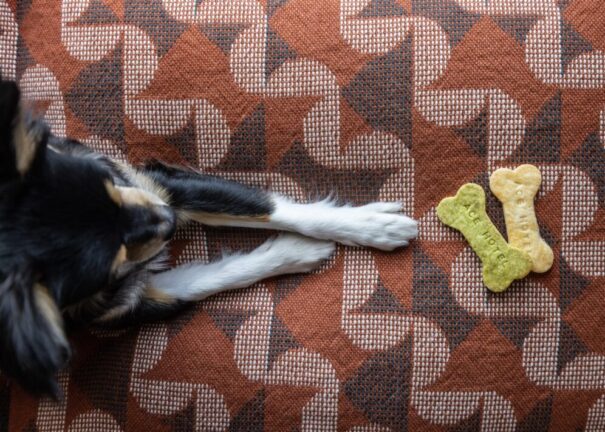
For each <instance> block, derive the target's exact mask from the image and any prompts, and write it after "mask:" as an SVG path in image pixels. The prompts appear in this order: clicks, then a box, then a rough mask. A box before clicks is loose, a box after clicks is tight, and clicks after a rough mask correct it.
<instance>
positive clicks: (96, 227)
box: [0, 81, 417, 395]
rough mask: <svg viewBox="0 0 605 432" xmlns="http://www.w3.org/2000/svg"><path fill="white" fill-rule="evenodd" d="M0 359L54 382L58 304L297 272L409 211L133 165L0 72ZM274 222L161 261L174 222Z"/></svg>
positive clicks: (145, 317)
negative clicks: (98, 148) (219, 252)
mask: <svg viewBox="0 0 605 432" xmlns="http://www.w3.org/2000/svg"><path fill="white" fill-rule="evenodd" d="M0 122H1V127H2V129H1V130H0V133H1V134H2V136H1V138H0V139H1V141H0V329H1V332H0V367H1V368H2V370H3V371H4V372H5V373H7V374H8V375H9V376H11V377H13V378H14V379H15V380H17V381H18V382H19V383H20V384H22V385H23V386H24V387H25V388H27V389H28V390H30V391H34V392H42V393H49V394H55V395H56V394H57V391H58V387H57V385H56V381H55V378H54V375H55V373H56V372H57V371H58V370H59V369H60V368H62V367H63V366H64V365H65V363H66V362H67V360H68V357H69V344H68V342H67V339H66V337H65V330H64V327H65V323H64V318H65V320H66V321H67V322H69V323H74V324H80V323H82V324H88V323H97V324H107V325H109V324H111V325H124V324H133V323H137V322H142V321H150V320H157V319H161V318H163V317H165V316H167V315H169V314H172V313H174V312H176V311H178V310H179V309H180V308H182V307H183V306H184V305H186V304H188V303H189V302H192V301H197V300H201V299H204V298H206V297H208V296H210V295H212V294H215V293H218V292H221V291H224V290H230V289H236V288H243V287H246V286H249V285H251V284H253V283H255V282H257V281H259V280H262V279H265V278H267V277H271V276H276V275H280V274H288V273H298V272H307V271H310V270H312V269H314V268H316V267H317V266H318V265H319V264H320V263H321V262H322V261H323V260H324V259H326V258H328V257H329V256H330V255H331V254H332V253H333V251H334V247H335V246H334V243H333V242H335V241H336V242H340V243H343V244H346V245H360V246H370V247H375V248H378V249H382V250H392V249H394V248H397V247H400V246H405V245H407V243H408V241H409V240H410V239H412V238H414V237H415V236H416V235H417V225H416V223H415V222H414V221H413V220H411V219H409V218H407V217H406V216H403V215H402V214H400V213H399V211H400V208H401V206H400V204H398V203H374V204H368V205H365V206H361V207H338V206H336V205H335V204H333V203H331V202H329V201H322V202H316V203H311V204H297V203H294V202H292V201H290V200H288V199H287V198H284V197H282V196H279V195H277V194H275V193H271V192H266V191H262V190H258V189H253V188H249V187H246V186H243V185H240V184H238V183H234V182H230V181H227V180H223V179H220V178H217V177H212V176H208V175H203V174H201V173H198V172H196V171H194V170H189V169H182V168H174V167H169V166H166V165H164V164H162V163H159V162H158V163H153V164H151V165H148V166H146V167H143V168H133V167H131V166H129V165H126V164H120V163H117V162H114V161H112V160H110V159H108V158H106V157H104V156H102V155H99V154H97V153H94V152H92V151H91V150H90V149H88V148H87V147H85V146H83V145H82V144H80V143H78V142H76V141H72V140H66V139H62V138H58V137H54V136H51V135H50V134H49V133H48V131H47V129H46V128H45V126H44V125H43V124H42V123H41V122H39V121H38V120H31V119H26V118H24V114H23V113H22V112H21V109H20V106H19V92H18V89H17V87H16V86H15V85H14V84H13V83H8V82H1V81H0ZM189 222H199V223H203V224H207V225H214V226H218V225H222V226H239V227H251V228H266V229H277V230H283V231H289V232H297V233H300V234H302V236H301V235H297V234H282V235H280V236H278V237H275V238H272V239H270V240H268V241H267V242H265V243H264V244H263V245H261V246H260V247H258V248H257V249H255V250H253V251H252V252H250V253H247V254H240V255H232V256H228V257H225V258H223V259H222V260H220V261H217V262H214V263H210V264H201V263H192V264H189V265H185V266H182V267H177V268H175V269H166V265H165V261H166V244H167V243H168V241H169V240H170V239H171V238H172V236H173V234H174V231H175V229H176V227H177V225H180V224H185V223H189Z"/></svg>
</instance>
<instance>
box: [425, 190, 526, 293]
mask: <svg viewBox="0 0 605 432" xmlns="http://www.w3.org/2000/svg"><path fill="white" fill-rule="evenodd" d="M437 216H438V217H439V219H440V220H441V222H443V223H444V224H446V225H448V226H450V227H452V228H455V229H457V230H458V231H460V232H461V233H462V234H463V235H464V237H465V238H466V240H467V241H468V242H469V244H470V245H471V247H472V248H473V250H474V251H475V253H476V254H477V255H478V256H479V258H480V259H481V262H482V264H483V283H484V284H485V286H487V288H489V289H490V290H491V291H494V292H501V291H504V290H505V289H506V288H508V286H509V285H510V284H511V283H512V282H513V281H514V280H515V279H521V278H523V277H525V276H527V274H528V273H529V272H530V270H531V266H532V262H531V259H530V257H529V255H528V254H527V253H525V252H523V251H522V250H521V249H517V248H515V247H512V246H510V245H509V244H508V243H506V240H504V237H502V234H500V232H499V231H498V229H497V228H496V227H495V226H494V224H493V223H492V221H491V220H490V218H489V216H488V215H487V213H486V211H485V192H484V191H483V189H482V188H481V186H479V185H477V184H474V183H467V184H465V185H463V186H462V187H461V188H460V189H458V193H457V194H456V196H455V197H448V198H445V199H443V200H442V201H441V202H440V203H439V206H437Z"/></svg>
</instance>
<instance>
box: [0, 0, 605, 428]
mask: <svg viewBox="0 0 605 432" xmlns="http://www.w3.org/2000/svg"><path fill="white" fill-rule="evenodd" d="M604 26H605V2H603V1H601V0H539V1H538V0H340V1H339V0H321V1H319V0H201V1H193V0H163V1H162V0H62V1H44V0H0V66H1V67H0V70H1V72H2V74H3V76H5V77H9V78H16V79H17V80H18V81H19V82H20V84H21V86H22V89H23V91H24V93H25V95H26V96H27V97H28V98H29V99H30V100H32V101H34V102H35V104H36V106H37V107H38V108H39V109H40V111H41V112H43V113H44V115H45V117H46V119H47V120H48V122H49V124H50V125H51V126H52V130H53V131H54V132H55V133H56V134H60V135H69V136H71V137H74V138H78V139H81V140H83V141H85V142H86V143H88V144H89V145H90V146H92V147H94V148H95V149H97V150H99V151H103V152H105V153H108V154H110V155H112V156H113V157H115V158H118V159H128V160H130V161H132V162H143V161H145V160H148V159H150V158H161V159H164V160H166V161H168V162H176V163H180V162H186V163H189V164H191V165H194V166H196V167H198V168H199V169H201V170H203V171H205V172H209V173H217V174H220V175H224V176H226V177H229V178H232V179H236V180H239V181H242V182H245V183H248V184H254V185H260V186H266V187H270V188H272V189H273V190H277V191H280V192H283V193H285V194H288V195H290V196H293V197H296V198H297V199H299V200H306V199H315V198H317V197H322V196H325V195H326V194H328V193H329V192H334V193H335V194H336V196H337V197H338V198H339V199H340V200H342V201H348V202H352V203H357V204H362V203H366V202H369V201H372V200H377V199H387V200H401V201H402V202H403V204H404V208H405V211H406V213H408V214H410V215H413V216H414V217H415V218H417V219H418V220H419V221H420V231H421V233H420V237H419V239H418V240H417V241H416V242H415V243H414V244H413V245H411V246H410V247H408V248H406V249H404V250H400V251H396V252H394V253H380V252H376V251H370V250H366V249H356V248H348V247H340V248H339V250H338V253H337V255H336V256H335V257H334V258H333V259H332V260H331V261H330V262H328V263H326V264H325V266H324V267H323V268H322V269H321V270H320V271H318V272H316V273H314V274H311V275H306V276H291V277H281V278H276V279H273V280H268V281H266V282H264V283H260V284H257V285H255V286H254V287H252V288H250V289H246V290H242V291H239V292H236V293H232V294H228V295H220V296H218V297H216V298H213V299H211V300H209V301H206V302H204V303H202V304H199V305H198V306H197V307H196V308H193V309H192V310H190V311H189V312H187V313H185V314H183V315H181V316H179V317H178V318H176V319H174V320H171V321H167V322H161V323H157V324H155V325H151V326H147V327H143V328H133V329H126V330H124V331H119V332H106V331H98V330H89V331H79V332H76V333H74V334H73V335H71V338H72V340H73V341H74V346H75V348H74V350H75V355H74V358H73V361H72V363H71V367H70V369H69V370H68V371H66V372H65V373H63V374H62V375H61V377H60V382H61V385H62V386H63V389H64V391H65V394H66V399H65V401H64V402H63V403H61V404H55V403H51V402H49V401H46V400H43V401H38V400H35V399H32V398H31V397H29V396H28V395H26V394H25V393H24V392H23V391H21V390H20V389H19V388H17V387H12V388H11V387H8V385H6V384H5V383H4V381H1V380H2V378H0V381H1V383H0V431H8V430H10V431H34V430H37V431H64V430H69V431H72V432H76V431H139V430H143V431H171V430H177V431H188V430H202V431H219V430H220V431H222V430H229V431H261V430H266V431H280V432H281V431H356V432H362V431H376V432H378V431H405V430H409V431H463V430H464V431H467V430H468V431H476V430H481V431H515V430H518V431H547V430H548V431H575V430H591V431H600V430H605V396H604V395H605V330H604V327H605V150H604V148H605V147H604V146H605V31H603V28H604ZM521 163H532V164H534V165H536V166H538V167H539V168H540V170H541V171H542V174H543V185H542V189H541V191H540V193H539V195H538V199H537V202H536V212H537V217H538V220H539V222H540V226H541V229H542V236H543V237H544V238H545V239H546V241H547V242H548V243H549V244H550V245H551V246H552V248H553V250H554V251H555V264H554V268H553V269H552V270H551V271H550V272H549V273H547V274H544V275H531V276H530V277H529V278H527V279H525V280H523V281H519V282H516V283H514V284H513V286H512V287H511V288H510V289H509V291H507V292H506V293H505V294H504V295H494V294H490V293H489V292H488V291H487V290H486V289H485V288H484V287H483V286H482V283H481V274H480V264H479V261H478V260H477V258H476V256H475V255H474V254H473V253H472V251H471V250H470V249H469V248H468V245H467V244H466V242H464V241H463V239H462V237H461V236H460V235H459V234H458V233H457V232H455V231H453V230H451V229H449V228H447V227H445V226H443V225H442V224H441V223H439V221H438V220H437V218H436V216H435V206H436V205H437V204H438V203H439V200H440V199H441V198H443V197H445V196H448V195H453V194H454V193H455V192H456V190H457V189H458V187H459V186H460V185H461V184H463V183H465V182H470V181H473V182H476V183H479V184H481V185H483V186H484V187H486V190H487V181H488V177H489V174H490V173H491V172H493V171H494V170H495V169H497V168H499V167H514V166H516V165H519V164H521ZM488 196H489V198H488V211H489V214H490V216H491V218H492V219H493V220H494V221H495V223H496V225H497V226H498V228H499V229H500V231H501V232H503V233H504V232H505V228H504V224H503V216H502V209H501V206H500V204H499V202H498V201H497V200H496V199H495V197H493V195H491V194H488ZM267 235H269V233H265V232H260V233H259V232H254V231H249V230H238V229H206V228H202V227H199V226H192V227H191V228H188V229H187V230H184V231H182V232H180V233H179V234H178V239H177V241H176V242H175V243H174V247H173V249H172V252H173V257H174V264H175V265H177V264H180V263H184V262H188V261H191V260H212V259H213V258H215V257H217V256H218V255H219V254H220V253H221V250H222V249H224V248H228V249H231V250H236V249H247V248H251V247H253V246H255V245H257V244H259V243H260V242H261V241H262V240H263V239H264V238H266V236H267Z"/></svg>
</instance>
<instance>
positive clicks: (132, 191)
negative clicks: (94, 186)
mask: <svg viewBox="0 0 605 432" xmlns="http://www.w3.org/2000/svg"><path fill="white" fill-rule="evenodd" d="M116 190H117V191H118V193H119V194H120V198H121V200H122V204H123V205H127V206H128V205H130V206H141V207H147V208H151V207H153V206H156V205H165V204H166V203H165V201H164V200H162V199H161V198H160V197H158V196H157V195H154V194H152V193H150V192H147V191H146V190H144V189H139V188H135V187H122V186H117V187H116Z"/></svg>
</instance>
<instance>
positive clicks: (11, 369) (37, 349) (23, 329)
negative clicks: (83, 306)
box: [0, 266, 70, 399]
mask: <svg viewBox="0 0 605 432" xmlns="http://www.w3.org/2000/svg"><path fill="white" fill-rule="evenodd" d="M2 277H3V280H2V282H0V369H2V370H3V372H5V373H6V375H8V376H9V377H10V378H12V379H14V380H15V381H16V382H17V383H18V384H20V385H21V386H22V387H23V388H24V389H26V390H28V391H30V392H32V393H35V394H44V395H49V396H53V397H54V398H55V399H58V398H61V396H62V395H61V390H60V387H59V385H58V383H57V380H56V376H55V375H56V373H57V372H58V371H59V370H60V369H61V368H63V367H64V366H65V364H66V363H67V360H68V359H69V355H70V349H69V344H68V342H67V339H66V337H65V333H64V329H63V321H62V318H61V314H60V312H59V309H58V307H57V305H56V303H55V301H54V300H53V299H52V297H51V295H50V293H49V292H48V290H47V289H46V288H45V287H44V286H42V285H40V284H38V283H34V280H33V276H32V274H31V273H30V272H28V271H27V269H26V268H25V267H24V266H21V267H20V268H17V269H12V270H11V271H10V272H8V273H6V274H5V275H3V276H2Z"/></svg>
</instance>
